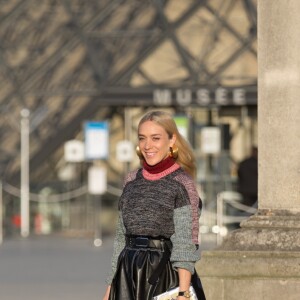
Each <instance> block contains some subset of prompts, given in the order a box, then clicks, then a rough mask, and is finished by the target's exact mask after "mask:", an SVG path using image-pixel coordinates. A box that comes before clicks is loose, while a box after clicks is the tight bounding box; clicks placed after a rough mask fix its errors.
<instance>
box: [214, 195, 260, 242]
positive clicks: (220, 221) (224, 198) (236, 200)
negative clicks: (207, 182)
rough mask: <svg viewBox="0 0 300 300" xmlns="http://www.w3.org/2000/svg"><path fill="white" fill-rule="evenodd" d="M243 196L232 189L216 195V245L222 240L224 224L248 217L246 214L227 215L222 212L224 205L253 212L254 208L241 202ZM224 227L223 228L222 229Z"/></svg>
mask: <svg viewBox="0 0 300 300" xmlns="http://www.w3.org/2000/svg"><path fill="white" fill-rule="evenodd" d="M242 199H243V197H242V195H241V194H240V193H238V192H234V191H223V192H220V193H219V194H218V195H217V226H218V232H217V245H220V244H221V243H222V241H223V237H224V236H225V235H226V234H227V229H226V227H224V224H230V223H238V222H241V221H243V220H245V219H247V218H248V216H246V215H244V216H228V215H226V214H225V213H224V205H226V204H229V205H231V206H232V207H234V208H236V209H238V210H240V211H243V212H245V213H248V214H254V213H255V212H256V210H257V209H256V208H253V207H250V206H246V205H244V204H242V203H241V201H242ZM224 229H225V230H224Z"/></svg>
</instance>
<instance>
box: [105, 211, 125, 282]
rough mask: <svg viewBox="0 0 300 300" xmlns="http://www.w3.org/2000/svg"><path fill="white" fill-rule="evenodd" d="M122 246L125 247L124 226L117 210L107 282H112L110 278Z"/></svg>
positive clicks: (113, 272)
mask: <svg viewBox="0 0 300 300" xmlns="http://www.w3.org/2000/svg"><path fill="white" fill-rule="evenodd" d="M124 247H125V228H124V224H123V219H122V215H121V212H119V218H118V222H117V226H116V233H115V239H114V246H113V255H112V258H111V271H110V273H109V275H108V277H107V279H106V283H107V284H111V282H112V279H113V277H114V275H115V272H116V270H117V264H118V257H119V255H120V253H121V251H122V250H123V249H124Z"/></svg>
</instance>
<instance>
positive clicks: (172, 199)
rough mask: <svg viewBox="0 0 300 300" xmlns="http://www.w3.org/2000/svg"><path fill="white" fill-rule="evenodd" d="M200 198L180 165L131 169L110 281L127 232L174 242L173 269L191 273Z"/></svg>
mask: <svg viewBox="0 0 300 300" xmlns="http://www.w3.org/2000/svg"><path fill="white" fill-rule="evenodd" d="M200 211H201V200H200V198H199V195H198V193H197V190H196V186H195V183H194V181H193V179H192V178H191V177H190V176H189V175H188V174H187V173H186V172H185V171H184V170H183V169H182V168H181V167H180V166H179V165H178V164H177V163H175V164H174V165H173V166H171V167H170V168H168V169H167V170H164V171H163V172H161V173H158V174H150V173H149V172H147V171H146V170H145V169H139V170H137V171H133V172H130V173H129V174H128V175H127V177H126V179H125V183H124V189H123V193H122V195H121V198H120V201H119V220H118V224H117V230H116V236H115V242H114V252H113V257H112V270H111V274H110V276H109V277H108V279H107V282H108V283H110V282H111V280H112V278H113V275H114V273H115V271H116V265H117V260H118V256H119V254H120V252H121V251H122V249H123V248H124V246H125V235H147V236H152V237H156V236H163V237H165V238H170V239H171V241H172V243H173V249H172V255H171V261H172V263H173V267H174V268H178V267H179V268H184V269H187V270H189V271H190V272H191V273H193V271H194V263H195V261H196V260H198V259H199V254H198V251H197V244H199V242H198V236H199V217H200Z"/></svg>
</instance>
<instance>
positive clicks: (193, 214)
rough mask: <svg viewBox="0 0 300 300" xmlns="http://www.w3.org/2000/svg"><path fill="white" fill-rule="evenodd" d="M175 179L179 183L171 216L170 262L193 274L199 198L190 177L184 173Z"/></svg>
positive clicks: (196, 253)
mask: <svg viewBox="0 0 300 300" xmlns="http://www.w3.org/2000/svg"><path fill="white" fill-rule="evenodd" d="M177 180H178V181H179V184H180V185H179V196H178V199H177V204H176V207H175V210H174V217H173V219H174V228H175V232H174V234H173V235H172V236H171V241H172V243H173V249H172V254H171V262H172V265H173V267H174V268H175V269H177V268H183V269H186V270H188V271H190V272H191V273H192V274H193V273H194V265H195V262H196V261H197V260H199V258H200V255H199V251H198V244H199V241H198V235H199V217H200V213H201V210H200V208H201V200H200V198H199V196H198V193H197V190H196V186H195V184H194V182H193V180H192V179H191V178H189V177H187V176H185V175H184V176H180V177H178V178H177Z"/></svg>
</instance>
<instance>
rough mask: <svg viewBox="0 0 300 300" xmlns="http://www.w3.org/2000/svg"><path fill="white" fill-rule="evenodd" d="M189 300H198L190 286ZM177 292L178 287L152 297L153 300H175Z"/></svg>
mask: <svg viewBox="0 0 300 300" xmlns="http://www.w3.org/2000/svg"><path fill="white" fill-rule="evenodd" d="M189 291H190V295H191V297H190V298H189V299H190V300H198V299H197V296H196V292H195V290H194V288H193V287H192V286H190V289H189ZM178 292H179V287H176V288H173V289H171V290H168V291H166V292H164V293H162V294H159V295H157V296H155V297H153V300H176V299H177V296H178Z"/></svg>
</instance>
